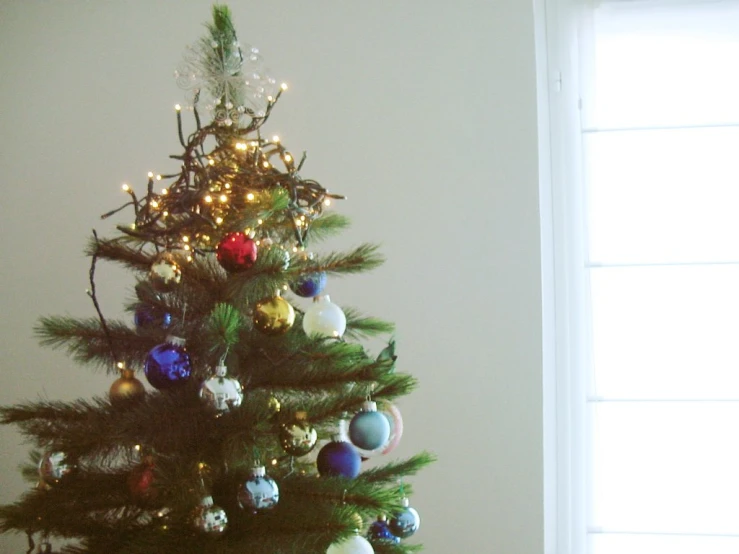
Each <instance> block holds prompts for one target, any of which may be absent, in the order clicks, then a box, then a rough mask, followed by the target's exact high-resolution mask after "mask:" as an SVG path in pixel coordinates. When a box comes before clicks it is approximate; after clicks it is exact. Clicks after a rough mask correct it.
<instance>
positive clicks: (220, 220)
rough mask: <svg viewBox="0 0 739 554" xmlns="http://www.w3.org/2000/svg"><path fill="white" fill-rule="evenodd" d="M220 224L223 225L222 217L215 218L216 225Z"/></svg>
mask: <svg viewBox="0 0 739 554" xmlns="http://www.w3.org/2000/svg"><path fill="white" fill-rule="evenodd" d="M221 223H223V218H222V217H217V218H216V225H220V224H221Z"/></svg>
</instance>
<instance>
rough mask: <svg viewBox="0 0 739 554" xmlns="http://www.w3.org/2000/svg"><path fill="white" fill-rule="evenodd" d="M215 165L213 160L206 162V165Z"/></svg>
mask: <svg viewBox="0 0 739 554" xmlns="http://www.w3.org/2000/svg"><path fill="white" fill-rule="evenodd" d="M215 164H216V162H215V160H208V165H215Z"/></svg>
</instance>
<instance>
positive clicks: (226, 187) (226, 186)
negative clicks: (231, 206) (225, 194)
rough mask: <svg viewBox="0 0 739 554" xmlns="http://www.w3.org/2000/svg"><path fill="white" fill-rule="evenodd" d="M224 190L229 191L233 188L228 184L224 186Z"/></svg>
mask: <svg viewBox="0 0 739 554" xmlns="http://www.w3.org/2000/svg"><path fill="white" fill-rule="evenodd" d="M223 188H225V189H226V190H229V189H230V188H231V183H226V184H225V185H223Z"/></svg>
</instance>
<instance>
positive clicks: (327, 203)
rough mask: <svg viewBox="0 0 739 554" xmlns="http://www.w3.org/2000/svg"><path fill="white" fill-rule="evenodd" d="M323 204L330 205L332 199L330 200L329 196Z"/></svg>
mask: <svg viewBox="0 0 739 554" xmlns="http://www.w3.org/2000/svg"><path fill="white" fill-rule="evenodd" d="M323 205H324V206H330V205H331V200H329V199H328V198H326V200H324V201H323Z"/></svg>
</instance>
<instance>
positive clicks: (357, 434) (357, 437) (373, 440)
mask: <svg viewBox="0 0 739 554" xmlns="http://www.w3.org/2000/svg"><path fill="white" fill-rule="evenodd" d="M349 439H350V440H351V441H352V443H353V444H354V445H355V446H357V447H359V448H361V449H362V450H376V449H378V448H380V447H382V446H385V445H386V444H387V442H388V440H390V422H389V421H388V419H387V416H385V414H383V413H382V412H378V411H377V404H376V403H375V402H365V403H364V406H363V408H362V411H361V412H358V413H357V414H356V415H355V416H354V417H353V418H352V420H351V423H349Z"/></svg>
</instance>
